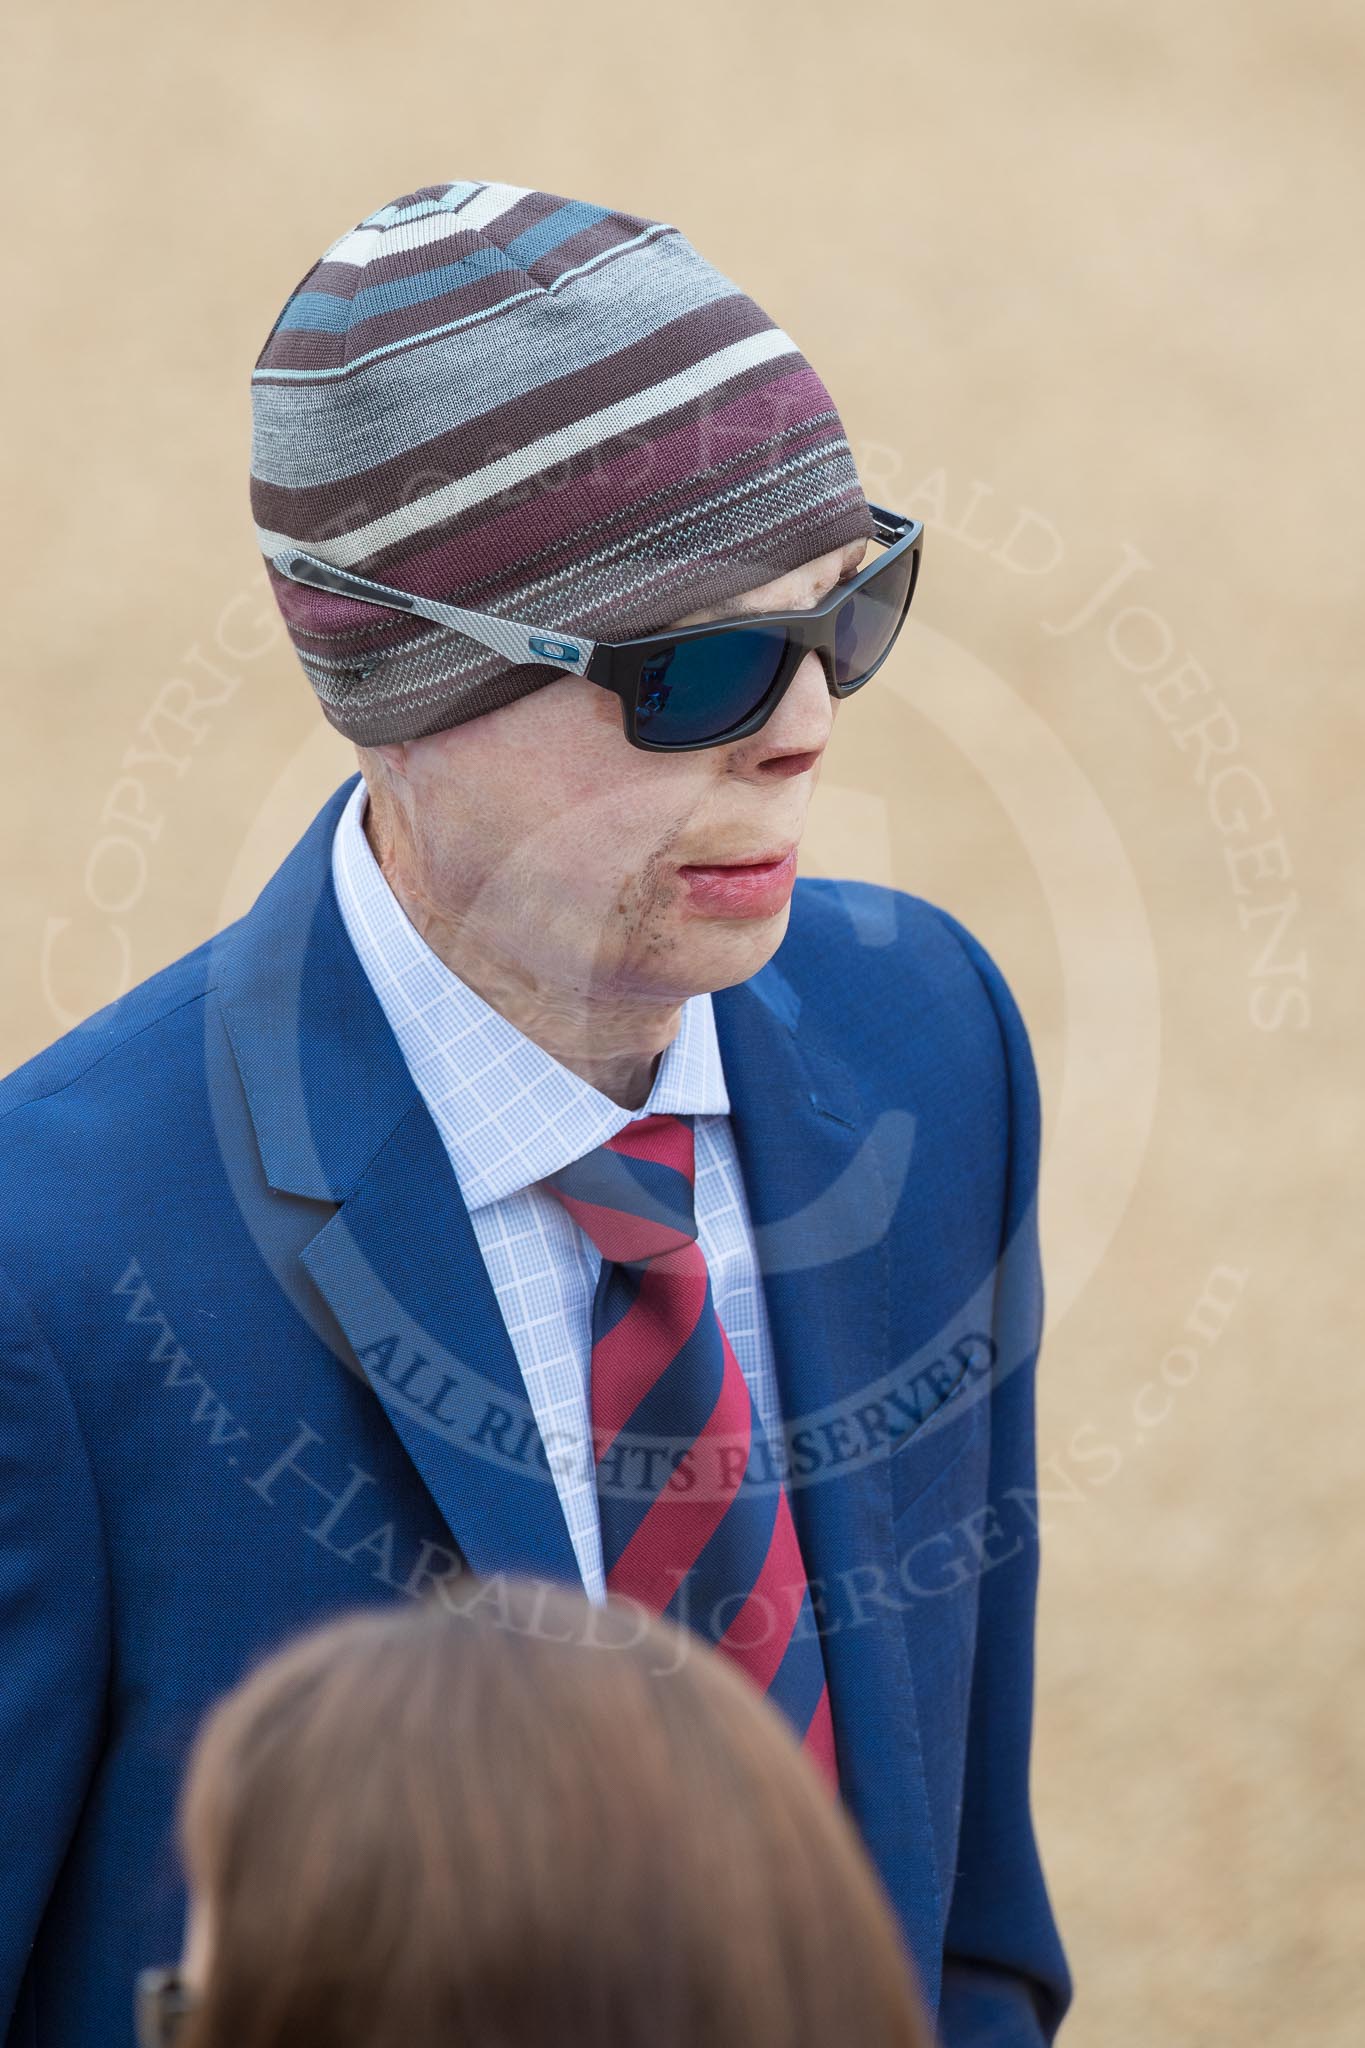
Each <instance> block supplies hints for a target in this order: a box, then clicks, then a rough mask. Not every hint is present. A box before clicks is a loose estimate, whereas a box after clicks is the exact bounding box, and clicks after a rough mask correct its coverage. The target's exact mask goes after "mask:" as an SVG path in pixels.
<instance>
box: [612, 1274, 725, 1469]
mask: <svg viewBox="0 0 1365 2048" xmlns="http://www.w3.org/2000/svg"><path fill="white" fill-rule="evenodd" d="M707 1284H708V1275H707V1270H706V1258H705V1254H704V1253H703V1252H701V1250H700V1249H699V1248H698V1246H697V1245H696V1244H694V1243H693V1242H692V1240H691V1239H690V1238H689V1239H688V1241H687V1243H686V1244H685V1245H683V1246H680V1247H679V1249H678V1251H677V1252H667V1253H665V1254H664V1255H663V1256H662V1257H661V1258H660V1259H659V1260H658V1262H657V1263H656V1264H655V1265H652V1266H646V1268H645V1270H644V1272H643V1273H642V1274H641V1276H640V1291H639V1293H638V1294H637V1296H636V1297H635V1300H634V1301H633V1302H632V1303H631V1305H630V1307H629V1308H628V1309H627V1310H626V1312H625V1314H624V1315H623V1316H622V1317H621V1319H620V1321H619V1322H617V1323H615V1324H614V1325H613V1326H612V1328H611V1329H610V1330H607V1331H604V1333H603V1334H602V1336H600V1337H599V1338H598V1340H597V1342H596V1344H595V1345H594V1346H593V1353H592V1431H593V1456H594V1457H595V1458H597V1459H602V1458H604V1457H605V1456H606V1454H607V1452H608V1451H609V1450H610V1449H611V1446H612V1444H613V1443H614V1442H615V1441H616V1438H617V1436H618V1435H619V1434H620V1432H621V1431H622V1430H623V1429H624V1428H625V1426H626V1424H627V1423H628V1422H629V1421H630V1418H631V1416H632V1415H633V1414H634V1413H635V1411H636V1409H637V1408H638V1407H639V1405H640V1403H641V1401H643V1400H644V1398H645V1395H646V1394H648V1393H649V1392H650V1390H651V1389H652V1388H653V1387H654V1385H655V1384H656V1382H657V1381H658V1380H659V1378H660V1376H661V1375H662V1374H663V1373H665V1372H667V1370H668V1368H669V1366H670V1365H671V1364H672V1363H673V1361H674V1359H675V1358H676V1357H677V1355H678V1353H679V1351H681V1350H682V1348H683V1345H684V1344H685V1343H690V1341H691V1339H692V1335H693V1333H694V1331H695V1330H696V1327H697V1323H698V1321H699V1319H700V1317H701V1315H702V1313H703V1311H704V1310H705V1308H706V1290H707ZM684 1330H685V1332H686V1335H683V1334H682V1332H683V1331H684Z"/></svg>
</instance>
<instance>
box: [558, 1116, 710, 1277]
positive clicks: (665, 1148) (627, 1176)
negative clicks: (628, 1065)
mask: <svg viewBox="0 0 1365 2048" xmlns="http://www.w3.org/2000/svg"><path fill="white" fill-rule="evenodd" d="M695 1179H696V1134H695V1132H694V1130H693V1126H692V1119H691V1117H687V1116H664V1115H654V1116H642V1117H637V1118H636V1120H635V1122H634V1123H631V1124H627V1125H626V1127H625V1129H624V1130H623V1131H618V1132H617V1133H616V1136H615V1137H614V1138H608V1139H607V1142H606V1144H605V1145H598V1146H597V1147H596V1148H595V1149H594V1150H593V1151H591V1152H589V1153H587V1154H586V1156H585V1157H584V1158H582V1159H575V1160H573V1161H572V1162H571V1163H570V1164H569V1165H568V1166H563V1167H561V1168H560V1169H559V1171H558V1172H557V1173H551V1174H547V1175H546V1177H545V1178H544V1180H542V1181H539V1182H538V1183H537V1185H538V1186H539V1187H543V1188H547V1189H548V1190H549V1192H550V1193H551V1194H552V1195H556V1196H558V1198H559V1200H560V1201H561V1202H562V1203H563V1204H564V1207H565V1208H566V1209H567V1210H568V1212H569V1214H570V1215H571V1216H572V1217H573V1219H574V1221H575V1223H577V1224H579V1225H580V1227H581V1228H582V1229H583V1230H585V1231H586V1232H587V1234H588V1236H589V1237H590V1238H591V1239H592V1241H593V1243H594V1244H595V1245H596V1246H597V1249H598V1250H599V1251H600V1252H601V1254H602V1256H603V1258H604V1259H611V1260H613V1261H615V1262H616V1263H617V1264H618V1265H633V1264H638V1263H640V1262H642V1261H644V1260H646V1259H653V1258H657V1257H658V1256H659V1254H660V1253H661V1252H670V1251H676V1250H677V1249H678V1248H679V1246H681V1245H684V1244H688V1243H690V1242H692V1241H694V1240H695V1238H696V1235H697V1223H696V1213H695V1199H694V1196H695Z"/></svg>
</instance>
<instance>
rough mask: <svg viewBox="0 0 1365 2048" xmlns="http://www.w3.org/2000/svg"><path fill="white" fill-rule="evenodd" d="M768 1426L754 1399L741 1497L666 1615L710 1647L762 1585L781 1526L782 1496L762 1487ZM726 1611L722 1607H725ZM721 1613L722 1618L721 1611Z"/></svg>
mask: <svg viewBox="0 0 1365 2048" xmlns="http://www.w3.org/2000/svg"><path fill="white" fill-rule="evenodd" d="M769 1469H770V1467H769V1460H768V1456H767V1451H766V1448H765V1442H764V1437H763V1425H762V1423H761V1422H760V1421H759V1419H758V1414H757V1411H756V1410H755V1408H754V1404H753V1397H752V1395H751V1396H750V1399H749V1458H748V1463H747V1464H746V1465H745V1467H744V1477H743V1479H742V1480H741V1481H740V1484H739V1491H738V1492H737V1493H736V1495H735V1497H734V1499H733V1500H732V1501H731V1503H730V1505H729V1507H728V1508H727V1509H726V1511H725V1513H724V1514H723V1515H722V1516H721V1518H720V1520H719V1522H718V1523H717V1524H716V1526H715V1528H714V1529H713V1530H712V1531H711V1536H710V1540H709V1541H708V1543H707V1544H706V1545H705V1547H704V1549H703V1550H702V1553H701V1555H700V1557H699V1558H698V1559H697V1561H696V1563H695V1564H694V1565H693V1567H692V1569H691V1571H690V1572H689V1573H688V1575H687V1577H686V1579H685V1580H684V1581H683V1583H682V1584H681V1585H680V1586H679V1587H678V1590H677V1592H676V1593H675V1594H674V1595H673V1598H672V1599H671V1600H670V1601H669V1603H668V1606H667V1607H666V1608H665V1609H664V1613H665V1614H666V1616H667V1618H668V1619H669V1620H670V1621H685V1622H686V1623H687V1625H688V1627H689V1628H694V1629H696V1631H697V1632H698V1634H699V1635H704V1636H706V1637H707V1638H708V1640H709V1641H712V1642H714V1641H716V1640H717V1638H718V1637H720V1636H723V1635H724V1633H725V1631H726V1629H727V1628H729V1626H730V1623H731V1622H732V1621H733V1620H734V1618H735V1616H736V1615H737V1614H738V1613H739V1611H740V1609H741V1607H743V1605H744V1602H745V1601H746V1600H747V1599H748V1597H749V1595H750V1593H752V1591H753V1589H754V1587H755V1586H756V1585H757V1584H758V1576H759V1573H760V1572H761V1571H762V1570H763V1566H764V1562H765V1560H766V1558H767V1555H768V1551H769V1549H770V1548H771V1546H772V1540H773V1525H774V1524H775V1522H776V1521H777V1504H778V1490H777V1488H776V1487H775V1486H769V1487H766V1488H764V1487H762V1485H761V1481H762V1480H763V1479H764V1478H766V1477H767V1475H768V1472H769ZM722 1601H723V1602H724V1603H725V1604H724V1606H723V1607H721V1602H722ZM718 1607H719V1608H720V1612H719V1613H717V1612H716V1609H717V1608H718Z"/></svg>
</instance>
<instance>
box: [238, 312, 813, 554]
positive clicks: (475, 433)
mask: <svg viewBox="0 0 1365 2048" xmlns="http://www.w3.org/2000/svg"><path fill="white" fill-rule="evenodd" d="M774 325H775V322H774V321H772V320H771V319H770V318H769V316H768V315H767V314H766V313H765V312H764V311H763V310H762V308H761V307H759V306H756V305H755V304H754V302H753V300H752V299H749V298H746V297H745V295H744V294H743V293H742V292H736V293H734V294H732V295H730V296H727V297H726V298H723V299H719V300H716V301H713V302H711V303H709V304H707V305H705V306H699V307H697V308H696V309H695V310H694V311H692V312H690V313H683V314H680V315H679V316H678V318H677V319H676V320H671V321H669V322H668V324H667V325H666V326H664V327H660V328H658V329H656V330H655V332H654V333H653V334H650V335H646V336H645V337H644V338H643V339H642V340H640V341H637V342H632V343H630V344H629V345H628V346H627V347H626V348H622V349H617V350H616V351H615V352H614V353H613V354H612V355H609V356H605V357H603V358H602V359H601V360H600V361H598V362H595V363H587V364H585V365H584V366H583V368H582V369H581V370H571V371H569V372H567V373H566V374H565V375H564V376H562V377H555V378H552V379H551V380H549V381H548V382H547V383H544V384H540V385H537V386H535V387H534V388H533V389H531V390H530V391H526V392H522V393H520V394H518V395H517V396H515V397H513V398H509V399H507V400H506V401H505V402H504V403H503V404H502V405H498V406H493V407H491V408H490V409H489V411H487V412H484V413H480V414H479V416H478V418H477V419H473V420H469V421H467V422H463V423H462V424H461V425H459V426H456V427H452V428H451V429H450V430H449V432H447V433H444V434H437V435H434V436H433V437H432V439H431V440H429V441H426V442H423V443H422V444H421V446H420V449H404V450H403V451H402V452H401V453H400V454H397V455H394V456H391V457H390V458H389V459H388V460H387V461H385V462H378V463H375V464H374V465H373V466H372V467H370V468H368V469H365V470H361V471H357V472H356V473H355V474H354V475H353V476H349V477H347V478H346V479H345V480H344V482H343V483H326V484H311V485H306V486H301V487H298V488H294V487H291V486H288V485H284V484H272V483H267V482H266V481H265V479H264V478H261V477H256V476H253V477H252V479H251V509H252V513H253V515H254V517H255V520H256V523H257V525H258V526H262V527H264V528H266V529H267V531H269V532H272V533H287V534H290V535H291V536H292V537H293V538H294V539H295V540H296V541H297V542H298V543H299V544H300V545H306V544H307V543H308V542H309V541H310V540H311V539H312V538H313V537H314V535H315V534H318V533H319V529H320V528H321V526H322V524H323V523H324V522H325V521H327V520H329V519H332V518H334V517H335V512H336V506H337V498H338V494H339V493H342V494H345V495H346V496H347V497H348V498H349V499H350V500H351V501H354V502H356V503H358V504H360V505H362V506H363V507H364V509H363V511H361V512H360V513H359V514H358V515H357V517H356V518H355V519H354V520H353V521H352V522H351V523H352V525H353V526H361V525H367V524H368V523H369V522H370V521H371V520H373V519H381V518H383V517H384V516H385V514H386V513H388V512H391V511H393V510H395V509H396V508H397V507H398V506H400V505H405V504H410V503H411V502H412V499H413V492H412V480H413V476H414V473H415V472H417V471H419V470H430V471H431V472H432V474H433V476H434V477H437V478H440V479H442V480H444V479H447V478H456V477H465V476H469V475H471V474H472V473H473V472H474V471H476V470H479V469H482V468H483V467H484V466H485V464H486V463H488V462H489V461H490V460H498V459H500V458H501V457H503V456H505V455H511V454H516V453H517V452H518V451H520V450H521V449H523V448H527V447H529V446H531V445H532V443H534V442H536V441H538V440H540V439H542V437H543V436H545V435H546V434H551V433H554V432H555V431H556V430H557V429H559V428H561V427H565V426H571V425H573V424H575V423H576V422H577V421H579V420H581V419H584V418H586V417H588V416H589V415H590V414H592V413H595V412H597V411H599V410H600V409H601V408H602V407H604V406H608V405H613V404H615V403H616V402H617V401H618V400H621V399H628V398H635V397H638V396H639V395H640V393H641V392H643V391H647V390H649V389H650V388H651V387H652V386H653V385H656V384H659V383H661V382H662V381H663V380H664V378H665V377H669V376H673V375H676V374H677V373H678V372H680V371H682V370H687V369H692V368H695V366H696V365H697V364H699V363H701V362H703V361H704V360H705V359H706V358H707V357H708V356H710V355H714V354H715V353H716V352H717V351H718V350H720V349H722V348H726V347H728V346H730V344H731V343H733V342H736V341H743V340H747V339H748V338H749V337H750V336H751V335H754V334H761V333H765V332H767V331H768V330H769V329H771V328H772V327H773V326H774ZM789 360H796V357H795V354H793V356H792V357H791V358H789ZM756 367H757V369H758V370H759V372H760V373H761V374H762V375H763V376H765V377H766V376H770V375H771V374H772V372H771V367H770V365H769V364H766V363H765V364H760V365H758V366H756ZM687 402H688V403H689V404H690V405H692V406H694V407H695V406H696V405H698V404H706V403H708V398H707V395H706V394H703V395H702V397H701V398H700V399H698V398H693V399H691V400H689V401H687ZM494 451H496V452H494ZM437 487H439V486H437V485H433V488H437Z"/></svg>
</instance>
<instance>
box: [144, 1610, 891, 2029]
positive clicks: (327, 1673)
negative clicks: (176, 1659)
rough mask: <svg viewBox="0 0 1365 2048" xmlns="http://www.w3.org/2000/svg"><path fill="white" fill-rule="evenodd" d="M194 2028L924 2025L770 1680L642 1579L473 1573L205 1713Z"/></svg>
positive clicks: (854, 1840)
mask: <svg viewBox="0 0 1365 2048" xmlns="http://www.w3.org/2000/svg"><path fill="white" fill-rule="evenodd" d="M179 1826H180V1840H181V1845H182V1849H183V1852H184V1856H185V1861H186V1865H187V1868H188V1871H189V1875H190V1880H191V1883H192V1885H193V1888H194V1891H195V1894H196V1901H197V1903H200V1904H202V1905H204V1906H206V1908H207V1915H208V1927H209V1933H210V1953H209V1961H208V1967H207V1972H206V1978H205V1982H204V1984H203V1985H202V1987H201V1993H200V1998H199V2002H198V2006H197V2009H196V2010H195V2012H194V2013H193V2015H192V2017H191V2019H190V2020H189V2022H188V2025H187V2028H186V2031H185V2033H184V2035H183V2036H182V2039H183V2041H184V2043H185V2048H324V2044H325V2048H542V2044H544V2048H550V2044H554V2048H640V2044H643V2043H649V2044H650V2048H697V2044H698V2043H706V2044H708V2048H741V2044H742V2048H829V2043H830V2042H832V2041H838V2040H846V2041H855V2042H857V2043H858V2044H859V2048H930V2042H931V2035H930V2032H929V2027H928V2022H927V2019H926V2017H925V2015H924V2012H923V2008H922V2006H921V2003H920V2000H919V1996H918V1991H917V1986H916V1982H915V1978H914V1973H913V1965H912V1964H911V1963H910V1961H909V1957H908V1953H907V1951H906V1950H905V1949H904V1947H903V1946H902V1943H901V1939H900V1935H899V1931H898V1929H897V1927H896V1924H895V1922H894V1920H893V1918H892V1915H891V1911H890V1908H889V1905H888V1903H887V1900H886V1897H885V1894H884V1893H883V1891H882V1889H881V1886H880V1883H879V1881H878V1878H877V1876H876V1874H875V1872H874V1870H873V1867H872V1865H871V1863H870V1861H869V1860H868V1857H867V1855H866V1852H865V1851H864V1849H863V1847H862V1845H861V1843H860V1841H859V1839H858V1837H857V1835H856V1833H855V1831H854V1828H853V1825H852V1823H851V1821H850V1820H849V1818H848V1817H847V1815H846V1814H845V1813H844V1811H843V1810H842V1808H841V1806H840V1804H839V1802H838V1801H837V1799H836V1798H834V1797H833V1796H832V1795H831V1792H830V1790H829V1789H828V1787H827V1786H826V1784H825V1783H824V1781H823V1780H822V1779H821V1778H820V1777H819V1776H818V1775H817V1772H816V1770H815V1769H814V1767H813V1766H812V1765H811V1763H810V1762H809V1760H808V1759H807V1758H805V1757H804V1756H803V1755H802V1754H801V1752H800V1749H799V1747H798V1744H797V1742H796V1740H795V1737H794V1735H793V1733H792V1730H791V1728H790V1726H789V1724H788V1723H787V1722H786V1721H785V1719H784V1718H783V1717H782V1716H781V1715H780V1714H779V1712H778V1711H777V1709H776V1708H775V1707H773V1706H772V1705H771V1704H770V1703H769V1702H768V1701H767V1700H765V1699H764V1698H763V1697H762V1695H761V1694H760V1693H759V1692H758V1690H757V1688H756V1687H755V1686H754V1685H753V1683H752V1682H751V1680H750V1679H748V1678H747V1677H746V1676H744V1675H743V1674H742V1673H740V1672H739V1671H737V1670H736V1669H735V1667H734V1666H733V1665H731V1664H730V1663H728V1662H727V1660H725V1659H724V1658H723V1657H721V1656H720V1655H719V1654H718V1653H716V1652H715V1651H713V1650H711V1649H710V1648H709V1647H708V1646H707V1645H705V1644H704V1643H702V1642H701V1640H700V1638H699V1637H697V1636H695V1635H693V1634H692V1633H691V1632H690V1631H685V1630H681V1629H677V1628H675V1627H673V1626H672V1625H671V1624H669V1623H665V1622H663V1621H661V1620H659V1619H657V1618H656V1617H653V1616H650V1615H646V1614H645V1613H644V1612H643V1610H642V1609H640V1608H638V1607H636V1606H635V1605H634V1604H632V1603H626V1602H619V1601H616V1600H611V1601H609V1602H608V1603H607V1605H606V1606H605V1607H600V1606H599V1607H595V1606H593V1605H592V1604H591V1603H590V1602H589V1601H588V1600H587V1599H586V1597H585V1596H583V1595H582V1594H581V1593H576V1592H572V1591H570V1590H568V1589H567V1588H565V1587H562V1586H554V1585H550V1584H548V1583H543V1582H540V1581H536V1580H532V1579H522V1578H513V1577H505V1576H499V1577H495V1578H485V1579H478V1578H475V1577H473V1576H472V1575H469V1574H465V1575H463V1576H461V1577H458V1578H455V1579H451V1580H446V1581H444V1582H442V1584H441V1586H440V1587H439V1588H438V1590H437V1595H436V1596H435V1597H429V1598H428V1599H427V1600H425V1601H422V1602H420V1603H413V1604H411V1605H408V1606H403V1607H396V1608H393V1609H383V1610H377V1611H365V1612H360V1613H355V1614H352V1615H348V1616H343V1617H342V1618H341V1619H339V1620H336V1621H333V1622H330V1623H328V1624H326V1625H324V1626H322V1627H320V1628H316V1629H313V1630H311V1631H310V1632H309V1633H308V1634H307V1635H305V1636H302V1637H300V1638H298V1639H297V1640H295V1641H294V1642H293V1643H291V1644H290V1645H289V1646H287V1647H286V1648H285V1649H283V1650H282V1651H280V1652H278V1653H277V1654H276V1655H274V1656H272V1657H270V1658H269V1659H267V1660H266V1661H265V1662H264V1663H262V1664H261V1665H259V1666H258V1667H257V1668H256V1669H255V1670H254V1671H253V1672H251V1673H250V1674H249V1675H248V1676H247V1677H246V1678H245V1679H244V1680H243V1681H242V1683H241V1684H240V1685H238V1686H237V1687H236V1688H235V1690H234V1691H232V1692H231V1693H229V1694H228V1695H227V1697H226V1698H225V1699H224V1700H222V1701H221V1702H220V1703H219V1704H218V1706H217V1707H216V1708H215V1709H214V1710H213V1711H212V1713H211V1714H210V1715H209V1716H208V1718H207V1719H206V1720H205V1722H204V1723H203V1725H202V1727H201V1729H200V1731H199V1735H198V1737H197V1740H196V1743H195V1747H194V1752H193V1755H192V1757H191V1760H190V1768H189V1773H188V1777H187V1780H186V1784H185V1789H184V1793H183V1796H182V1801H181V1807H180V1814H179Z"/></svg>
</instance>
